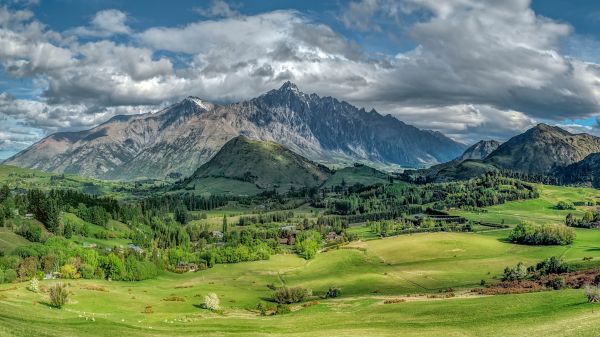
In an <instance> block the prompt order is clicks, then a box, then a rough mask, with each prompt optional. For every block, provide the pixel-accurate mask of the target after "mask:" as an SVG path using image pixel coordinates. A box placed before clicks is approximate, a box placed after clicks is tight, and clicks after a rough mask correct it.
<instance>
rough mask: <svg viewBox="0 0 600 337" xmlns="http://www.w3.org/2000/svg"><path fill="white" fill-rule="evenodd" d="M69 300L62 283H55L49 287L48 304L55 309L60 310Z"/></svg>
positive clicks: (66, 290)
mask: <svg viewBox="0 0 600 337" xmlns="http://www.w3.org/2000/svg"><path fill="white" fill-rule="evenodd" d="M68 299H69V290H68V289H67V286H66V285H65V284H64V283H56V284H54V285H53V286H51V287H50V303H51V304H52V306H54V307H56V308H59V309H60V308H62V306H63V305H65V304H66V303H67V301H68Z"/></svg>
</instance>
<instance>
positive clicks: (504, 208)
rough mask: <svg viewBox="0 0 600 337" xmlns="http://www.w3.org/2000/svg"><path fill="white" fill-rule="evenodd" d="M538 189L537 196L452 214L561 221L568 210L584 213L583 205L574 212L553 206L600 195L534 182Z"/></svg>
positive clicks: (488, 218) (487, 218)
mask: <svg viewBox="0 0 600 337" xmlns="http://www.w3.org/2000/svg"><path fill="white" fill-rule="evenodd" d="M536 186H537V188H538V191H539V192H540V197H539V198H537V199H531V200H524V201H516V202H507V203H505V204H502V205H497V206H492V207H487V208H486V210H487V212H470V211H454V212H453V214H456V215H461V216H464V217H465V218H467V219H471V220H477V221H483V222H490V223H498V224H499V223H502V221H504V223H506V224H518V223H519V222H521V221H523V220H528V221H533V222H536V223H541V224H552V223H564V221H565V217H566V215H567V214H568V213H573V215H575V216H576V217H581V216H583V213H584V212H585V211H586V210H587V207H586V206H581V207H577V210H575V211H568V210H557V209H555V208H554V207H555V206H556V204H557V203H558V202H559V201H561V200H564V201H567V200H570V201H573V202H575V201H592V200H597V199H598V197H600V192H599V191H598V190H596V189H593V188H580V187H559V186H548V185H539V184H538V185H536Z"/></svg>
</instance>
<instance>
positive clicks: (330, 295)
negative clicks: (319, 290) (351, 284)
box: [325, 287, 342, 298]
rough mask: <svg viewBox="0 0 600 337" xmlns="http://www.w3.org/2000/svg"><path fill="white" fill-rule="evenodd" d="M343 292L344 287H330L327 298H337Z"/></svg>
mask: <svg viewBox="0 0 600 337" xmlns="http://www.w3.org/2000/svg"><path fill="white" fill-rule="evenodd" d="M341 294H342V289H340V288H336V287H330V288H329V290H327V293H326V294H325V298H336V297H339V296H340V295H341Z"/></svg>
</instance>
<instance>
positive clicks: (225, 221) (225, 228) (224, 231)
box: [223, 214, 227, 234]
mask: <svg viewBox="0 0 600 337" xmlns="http://www.w3.org/2000/svg"><path fill="white" fill-rule="evenodd" d="M225 233H227V215H225V214H223V234H225Z"/></svg>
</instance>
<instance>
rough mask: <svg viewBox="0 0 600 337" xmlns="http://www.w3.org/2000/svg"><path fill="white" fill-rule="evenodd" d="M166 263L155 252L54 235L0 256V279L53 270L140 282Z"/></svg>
mask: <svg viewBox="0 0 600 337" xmlns="http://www.w3.org/2000/svg"><path fill="white" fill-rule="evenodd" d="M163 263H164V261H161V259H160V257H159V254H157V252H156V251H154V252H148V253H143V254H140V253H139V252H135V251H131V250H127V249H118V248H114V249H112V250H111V251H101V250H97V249H92V248H83V247H81V246H78V245H76V244H74V243H73V242H71V241H68V240H66V239H65V238H62V237H60V236H52V237H50V238H48V239H47V240H46V242H45V243H44V244H40V243H32V244H29V245H25V246H20V247H18V248H16V249H15V251H14V253H13V254H11V255H6V256H2V257H0V275H1V277H0V281H2V282H12V281H15V280H20V281H27V280H31V279H32V278H38V279H41V278H44V275H46V274H52V273H58V274H59V275H60V277H61V278H66V279H78V278H85V279H104V278H109V279H113V280H127V281H139V280H145V279H148V278H153V277H155V276H156V275H157V274H158V271H159V270H160V266H161V265H163Z"/></svg>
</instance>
